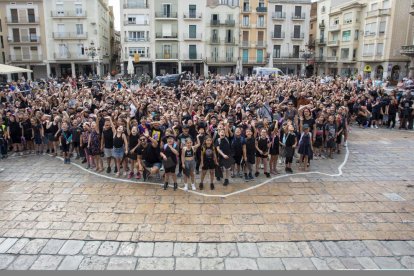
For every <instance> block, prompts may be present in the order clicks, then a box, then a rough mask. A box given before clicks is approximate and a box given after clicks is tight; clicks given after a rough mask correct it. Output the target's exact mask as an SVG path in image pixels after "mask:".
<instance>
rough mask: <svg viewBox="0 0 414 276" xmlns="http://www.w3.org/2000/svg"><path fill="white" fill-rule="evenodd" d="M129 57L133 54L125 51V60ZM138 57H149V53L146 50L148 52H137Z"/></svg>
mask: <svg viewBox="0 0 414 276" xmlns="http://www.w3.org/2000/svg"><path fill="white" fill-rule="evenodd" d="M129 57H132V58H133V57H134V55H130V54H128V53H125V60H128V59H129ZM139 57H140V58H150V53H149V52H148V53H141V54H139Z"/></svg>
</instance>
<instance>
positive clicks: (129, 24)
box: [124, 20, 149, 26]
mask: <svg viewBox="0 0 414 276" xmlns="http://www.w3.org/2000/svg"><path fill="white" fill-rule="evenodd" d="M148 25H149V22H148V21H144V22H135V21H128V20H125V21H124V26H148Z"/></svg>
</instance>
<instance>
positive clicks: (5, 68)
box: [0, 64, 33, 75]
mask: <svg viewBox="0 0 414 276" xmlns="http://www.w3.org/2000/svg"><path fill="white" fill-rule="evenodd" d="M29 72H30V73H31V72H33V71H32V70H29V69H24V68H21V67H16V66H10V65H6V64H0V75H6V74H14V73H29Z"/></svg>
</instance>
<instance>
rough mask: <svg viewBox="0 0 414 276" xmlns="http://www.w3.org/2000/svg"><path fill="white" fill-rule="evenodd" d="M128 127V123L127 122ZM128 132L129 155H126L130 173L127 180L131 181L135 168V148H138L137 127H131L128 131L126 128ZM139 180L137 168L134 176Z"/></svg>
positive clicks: (139, 175)
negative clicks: (129, 164) (129, 163)
mask: <svg viewBox="0 0 414 276" xmlns="http://www.w3.org/2000/svg"><path fill="white" fill-rule="evenodd" d="M128 125H129V121H128ZM127 130H128V135H129V141H128V146H129V153H128V157H129V160H130V162H131V171H130V173H129V175H128V178H129V179H131V178H132V177H134V170H135V168H137V167H138V166H137V164H136V162H137V153H136V152H135V150H134V149H135V147H136V146H138V144H139V132H138V127H137V126H133V127H132V129H131V130H129V127H128V128H127ZM140 178H141V174H140V173H139V170H138V168H137V175H136V179H140Z"/></svg>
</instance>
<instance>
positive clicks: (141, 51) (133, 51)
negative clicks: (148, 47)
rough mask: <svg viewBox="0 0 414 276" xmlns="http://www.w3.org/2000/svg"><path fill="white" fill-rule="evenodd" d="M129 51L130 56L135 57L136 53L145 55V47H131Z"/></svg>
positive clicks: (141, 55)
mask: <svg viewBox="0 0 414 276" xmlns="http://www.w3.org/2000/svg"><path fill="white" fill-rule="evenodd" d="M164 46H165V45H164ZM128 51H129V56H130V57H133V56H134V54H139V56H140V57H145V47H130V48H129V49H128Z"/></svg>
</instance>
